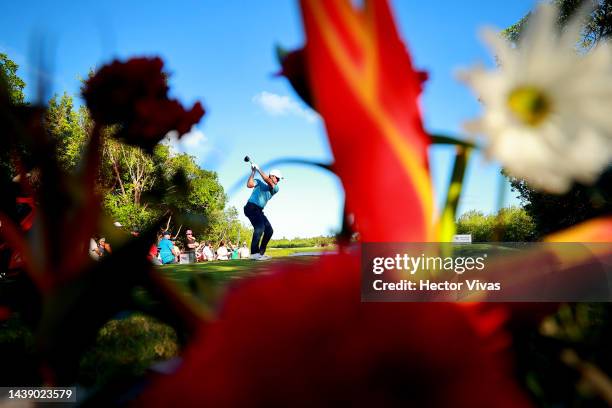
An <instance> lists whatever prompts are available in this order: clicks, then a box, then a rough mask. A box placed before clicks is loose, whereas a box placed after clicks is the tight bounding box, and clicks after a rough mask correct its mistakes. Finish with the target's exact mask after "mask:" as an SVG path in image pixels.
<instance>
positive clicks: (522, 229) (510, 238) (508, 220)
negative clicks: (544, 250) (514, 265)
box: [457, 207, 536, 242]
mask: <svg viewBox="0 0 612 408" xmlns="http://www.w3.org/2000/svg"><path fill="white" fill-rule="evenodd" d="M457 234H472V241H473V242H494V241H502V242H528V241H533V240H534V239H535V237H536V234H535V223H534V221H533V219H532V218H531V217H530V216H529V215H528V214H527V212H526V211H525V210H524V209H522V208H519V207H508V208H502V209H501V210H499V212H498V213H497V214H490V215H485V214H483V213H482V212H480V211H475V210H470V211H468V212H466V213H464V214H462V215H461V217H459V219H458V220H457Z"/></svg>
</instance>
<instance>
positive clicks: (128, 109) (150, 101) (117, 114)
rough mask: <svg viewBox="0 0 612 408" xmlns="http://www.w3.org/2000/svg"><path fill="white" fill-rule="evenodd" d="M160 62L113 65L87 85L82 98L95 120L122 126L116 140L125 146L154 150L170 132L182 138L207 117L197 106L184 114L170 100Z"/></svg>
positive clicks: (144, 61) (177, 103)
mask: <svg viewBox="0 0 612 408" xmlns="http://www.w3.org/2000/svg"><path fill="white" fill-rule="evenodd" d="M163 65H164V63H163V61H162V60H161V59H159V58H151V59H148V58H133V59H130V60H128V61H127V62H120V61H114V62H112V63H111V64H110V65H106V66H104V67H102V69H100V71H98V72H97V73H96V74H95V75H94V76H93V77H91V78H90V79H89V80H88V81H87V82H86V84H85V88H84V90H83V98H84V99H85V101H86V102H87V107H88V108H89V110H90V112H91V115H92V117H93V118H94V120H95V121H96V122H98V123H99V124H101V125H121V129H120V130H119V132H118V133H117V134H116V137H117V138H119V139H123V140H124V141H125V142H126V143H129V144H133V145H136V146H141V147H144V148H151V147H152V146H154V145H155V144H156V143H157V142H159V141H160V140H161V139H162V138H163V137H164V136H166V134H167V133H168V132H169V131H171V130H176V131H178V133H179V137H180V136H182V135H183V134H185V133H187V132H189V130H190V129H191V127H192V126H193V125H195V124H196V123H198V122H199V121H200V119H201V118H202V116H203V115H204V109H203V108H202V105H201V104H200V103H199V102H198V103H196V104H195V105H194V106H193V107H192V108H191V110H189V111H187V110H185V109H184V108H183V107H182V105H181V104H180V103H179V102H178V101H176V100H173V99H172V100H171V99H168V85H167V82H166V74H164V72H163V71H162V68H163Z"/></svg>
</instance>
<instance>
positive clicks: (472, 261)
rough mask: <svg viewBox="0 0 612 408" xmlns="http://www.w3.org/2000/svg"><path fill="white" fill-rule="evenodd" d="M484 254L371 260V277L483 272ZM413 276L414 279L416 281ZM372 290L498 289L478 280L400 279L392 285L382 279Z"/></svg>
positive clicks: (494, 285) (491, 283) (495, 283)
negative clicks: (373, 275)
mask: <svg viewBox="0 0 612 408" xmlns="http://www.w3.org/2000/svg"><path fill="white" fill-rule="evenodd" d="M486 258H487V255H486V254H483V255H482V256H468V257H450V256H449V257H442V256H425V255H424V254H421V255H420V256H410V255H408V254H403V255H400V254H396V255H395V256H393V257H375V258H373V259H372V272H373V273H374V274H375V275H381V274H383V273H384V272H385V271H400V272H403V273H404V274H409V275H410V276H411V277H412V276H414V275H415V274H417V272H422V273H425V272H427V273H428V274H429V275H433V276H438V277H439V276H441V275H442V274H444V273H448V272H454V273H455V274H456V275H462V274H463V273H464V272H469V271H478V272H480V271H483V270H484V269H485V260H486ZM417 277H418V275H417V276H414V278H417ZM372 284H373V288H374V290H377V291H381V290H383V291H384V290H410V291H413V290H421V291H423V290H424V291H430V290H436V291H437V290H464V289H467V290H469V291H484V290H496V291H497V290H501V284H500V283H499V282H483V281H480V280H479V279H472V280H465V281H459V282H455V281H445V280H429V279H420V280H418V281H415V280H412V279H410V280H409V279H401V280H395V281H393V282H385V281H383V280H382V279H376V280H374V281H373V282H372Z"/></svg>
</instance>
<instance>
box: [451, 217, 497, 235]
mask: <svg viewBox="0 0 612 408" xmlns="http://www.w3.org/2000/svg"><path fill="white" fill-rule="evenodd" d="M494 218H495V217H493V216H491V215H485V214H483V213H482V212H480V211H476V210H470V211H468V212H466V213H463V214H462V215H461V216H460V217H459V219H458V220H457V234H472V241H473V242H490V241H492V240H493V232H494V231H493V228H494V227H495V219H494Z"/></svg>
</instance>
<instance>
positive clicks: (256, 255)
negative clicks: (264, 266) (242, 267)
mask: <svg viewBox="0 0 612 408" xmlns="http://www.w3.org/2000/svg"><path fill="white" fill-rule="evenodd" d="M249 259H252V260H254V261H259V260H261V255H260V254H253V255H251V256H249Z"/></svg>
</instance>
